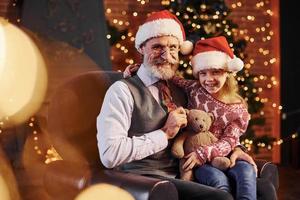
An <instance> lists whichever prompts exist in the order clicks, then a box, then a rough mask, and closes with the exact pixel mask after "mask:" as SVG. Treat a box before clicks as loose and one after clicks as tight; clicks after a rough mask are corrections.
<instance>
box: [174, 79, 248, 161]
mask: <svg viewBox="0 0 300 200" xmlns="http://www.w3.org/2000/svg"><path fill="white" fill-rule="evenodd" d="M173 83H175V84H176V85H177V86H179V87H181V88H183V89H184V91H185V92H186V93H187V95H188V109H200V110H204V111H206V112H209V113H212V114H213V115H214V118H215V119H214V122H213V124H212V126H211V128H210V131H211V132H212V133H213V134H214V135H215V136H216V137H217V138H218V139H219V140H218V141H217V142H216V143H214V144H212V145H209V146H205V147H199V148H198V149H197V150H196V152H197V154H198V157H199V158H200V159H201V160H202V163H205V162H206V161H211V160H212V159H213V158H214V157H218V156H227V155H228V154H229V153H230V152H231V151H232V150H233V148H234V147H236V146H237V145H238V144H240V143H239V137H240V136H241V135H242V134H243V133H245V131H246V129H247V126H248V122H249V119H250V115H249V113H248V111H247V107H246V106H245V105H244V104H243V103H234V104H226V103H223V102H221V101H219V100H217V99H215V98H214V97H212V96H211V95H210V94H209V93H208V92H207V91H206V90H205V89H204V88H202V87H201V85H200V83H199V81H198V80H185V79H182V78H179V77H175V78H173Z"/></svg>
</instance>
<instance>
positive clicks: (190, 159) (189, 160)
mask: <svg viewBox="0 0 300 200" xmlns="http://www.w3.org/2000/svg"><path fill="white" fill-rule="evenodd" d="M184 158H185V159H186V161H185V162H184V164H183V166H182V168H183V170H184V171H188V170H191V169H193V168H194V167H195V166H201V165H203V164H204V163H203V162H202V161H201V160H199V158H198V156H197V155H196V152H194V151H193V152H191V153H190V154H188V155H187V156H185V157H184Z"/></svg>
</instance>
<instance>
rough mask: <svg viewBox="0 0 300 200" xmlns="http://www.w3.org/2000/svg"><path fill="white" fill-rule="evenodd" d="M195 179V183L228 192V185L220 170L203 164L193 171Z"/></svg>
mask: <svg viewBox="0 0 300 200" xmlns="http://www.w3.org/2000/svg"><path fill="white" fill-rule="evenodd" d="M195 178H196V180H197V182H199V183H201V184H204V185H208V186H211V187H214V188H218V189H220V190H223V191H226V192H230V185H229V180H228V178H227V176H226V175H225V174H224V172H222V171H221V170H219V169H217V168H215V167H213V166H211V165H209V164H204V165H202V166H201V167H198V168H197V169H196V170H195Z"/></svg>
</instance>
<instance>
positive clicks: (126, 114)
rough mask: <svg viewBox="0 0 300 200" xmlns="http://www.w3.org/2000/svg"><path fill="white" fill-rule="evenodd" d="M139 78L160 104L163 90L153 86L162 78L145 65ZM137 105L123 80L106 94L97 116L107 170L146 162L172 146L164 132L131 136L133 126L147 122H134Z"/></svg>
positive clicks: (98, 135)
mask: <svg viewBox="0 0 300 200" xmlns="http://www.w3.org/2000/svg"><path fill="white" fill-rule="evenodd" d="M137 75H138V77H139V78H140V79H141V80H142V82H143V83H144V85H145V86H146V87H147V88H148V89H149V90H150V92H151V94H152V95H153V97H154V98H155V99H156V100H157V102H159V93H158V92H159V91H158V89H157V87H155V86H154V85H153V84H154V83H156V82H157V81H158V78H156V77H154V76H152V75H151V73H150V72H149V71H148V69H146V68H145V66H144V65H141V67H140V69H139V70H138V72H137ZM95 92H97V91H95ZM133 105H134V101H133V97H132V95H131V93H130V90H129V88H128V86H127V85H126V83H124V82H122V81H116V82H115V83H114V84H112V85H111V87H110V88H109V89H108V90H107V92H106V94H105V97H104V100H103V104H102V108H101V111H100V114H99V115H98V117H97V140H98V149H99V153H100V159H101V162H102V163H103V165H104V166H105V167H107V168H113V167H116V166H118V165H121V164H123V163H128V162H131V161H133V160H140V159H143V158H145V157H147V156H149V155H152V154H154V153H157V152H159V151H161V150H163V149H165V148H166V147H167V145H168V139H167V137H166V135H165V133H164V132H163V131H162V130H160V129H158V130H155V131H152V132H148V133H144V134H143V135H142V136H139V137H132V138H131V137H128V130H129V128H130V124H131V123H147V122H142V121H136V122H132V121H131V117H132V111H133Z"/></svg>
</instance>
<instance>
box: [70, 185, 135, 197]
mask: <svg viewBox="0 0 300 200" xmlns="http://www.w3.org/2000/svg"><path fill="white" fill-rule="evenodd" d="M91 199H109V200H119V199H122V200H134V198H133V196H132V195H131V194H129V193H128V192H127V191H125V190H123V189H121V188H119V187H117V186H114V185H110V184H106V183H101V184H96V185H92V186H90V187H88V188H87V189H85V190H83V191H82V192H81V193H80V194H79V195H78V196H77V197H76V198H75V200H91Z"/></svg>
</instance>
